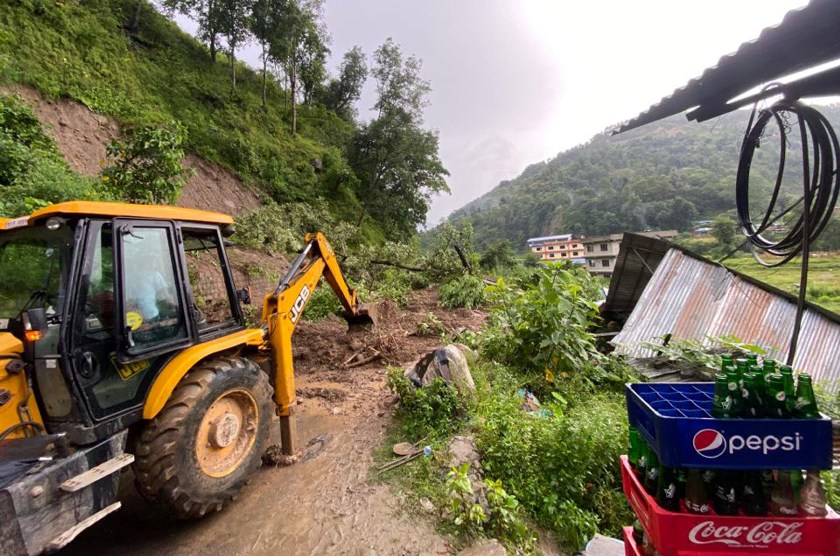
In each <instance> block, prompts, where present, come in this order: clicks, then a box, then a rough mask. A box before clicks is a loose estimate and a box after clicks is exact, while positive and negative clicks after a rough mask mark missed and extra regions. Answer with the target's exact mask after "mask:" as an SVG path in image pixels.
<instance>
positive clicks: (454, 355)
mask: <svg viewBox="0 0 840 556" xmlns="http://www.w3.org/2000/svg"><path fill="white" fill-rule="evenodd" d="M414 373H415V374H416V375H417V376H418V377H420V383H421V384H422V385H423V386H428V384H429V383H430V382H432V381H433V380H434V379H436V378H442V379H443V380H444V381H446V383H447V384H454V385H455V388H456V389H457V390H458V392H460V394H461V395H462V396H469V395H470V394H471V393H472V392H475V382H473V378H472V374H470V366H469V363H467V358H466V357H464V354H463V352H462V351H461V350H460V349H458V348H457V347H456V346H454V345H452V344H450V345H448V346H444V347H442V348H438V349H436V350H435V351H433V352H432V353H430V354H427V355H425V356H423V357H422V358H421V359H420V361H418V362H417V364H415V366H414ZM409 378H411V377H409Z"/></svg>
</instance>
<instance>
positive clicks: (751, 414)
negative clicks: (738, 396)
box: [742, 372, 765, 419]
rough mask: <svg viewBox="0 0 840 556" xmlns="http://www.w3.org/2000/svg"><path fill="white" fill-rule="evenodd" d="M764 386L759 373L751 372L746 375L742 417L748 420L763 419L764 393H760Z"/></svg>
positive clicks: (762, 378)
mask: <svg viewBox="0 0 840 556" xmlns="http://www.w3.org/2000/svg"><path fill="white" fill-rule="evenodd" d="M763 386H764V377H763V376H761V372H753V373H749V374H748V375H747V378H746V380H745V381H744V390H743V392H742V396H743V398H744V400H743V404H744V410H743V413H744V416H745V417H747V418H749V419H761V418H762V417H764V414H765V411H764V405H765V404H764V393H763V392H762V391H761V390H762V388H763Z"/></svg>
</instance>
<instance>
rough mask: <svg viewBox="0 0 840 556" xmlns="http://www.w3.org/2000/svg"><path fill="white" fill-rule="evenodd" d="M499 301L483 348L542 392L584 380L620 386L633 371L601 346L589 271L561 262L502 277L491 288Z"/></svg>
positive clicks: (595, 287) (494, 302)
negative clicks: (518, 278)
mask: <svg viewBox="0 0 840 556" xmlns="http://www.w3.org/2000/svg"><path fill="white" fill-rule="evenodd" d="M487 292H488V297H489V301H490V302H491V304H492V305H493V310H492V312H491V313H490V318H489V322H488V326H487V328H486V331H485V333H484V334H483V336H482V341H481V344H482V353H483V355H484V356H485V357H486V358H488V359H490V360H493V361H498V362H500V363H502V364H505V365H509V366H511V367H512V368H514V369H516V371H517V372H518V373H520V374H521V375H522V376H523V378H524V385H525V386H527V387H528V388H530V389H531V390H533V391H535V392H536V393H537V394H545V393H548V392H550V391H552V390H553V389H555V386H554V385H555V384H557V383H562V384H568V383H574V382H575V381H578V380H583V381H588V382H591V383H596V384H603V383H611V384H612V385H613V386H617V387H620V385H621V384H622V383H623V382H625V381H626V379H627V378H628V377H629V376H632V373H631V371H630V370H629V369H628V368H627V367H626V366H625V365H624V364H622V363H621V362H620V361H618V360H617V359H614V358H612V357H607V356H604V355H602V354H600V353H599V352H598V351H597V348H596V344H595V338H594V337H593V336H592V334H591V333H590V332H589V328H590V327H591V326H592V325H593V324H595V322H596V321H597V319H598V318H599V316H598V309H597V306H596V305H595V303H594V299H595V298H596V296H597V295H599V287H598V285H597V282H596V281H594V280H592V279H591V278H590V277H589V275H588V274H587V273H586V271H583V270H579V269H573V270H566V269H563V268H560V267H559V266H556V265H549V267H548V268H544V269H539V270H536V271H534V274H533V278H532V279H531V280H529V281H527V282H522V283H520V284H518V285H512V284H509V283H508V282H506V281H504V280H501V279H500V280H499V281H498V282H497V284H496V285H495V286H489V287H488V288H487Z"/></svg>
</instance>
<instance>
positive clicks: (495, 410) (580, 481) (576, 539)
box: [476, 390, 633, 552]
mask: <svg viewBox="0 0 840 556" xmlns="http://www.w3.org/2000/svg"><path fill="white" fill-rule="evenodd" d="M480 405H481V407H480V408H479V415H478V417H477V418H476V420H477V421H478V425H477V426H476V431H477V442H478V447H479V450H480V451H481V453H482V456H483V459H482V466H483V467H484V470H485V472H486V474H487V476H488V477H491V478H496V479H501V480H503V481H504V484H505V485H506V489H507V490H508V491H509V492H510V493H511V494H512V495H513V496H515V497H516V499H517V500H519V502H520V503H521V504H522V506H523V507H524V508H525V509H526V510H527V512H528V514H530V515H531V517H533V518H534V520H535V521H536V522H537V523H539V524H540V525H542V526H544V527H547V528H549V529H551V530H552V531H554V532H555V533H556V534H557V535H558V539H559V540H560V542H561V544H562V545H563V546H564V547H565V548H567V549H568V550H569V551H570V552H574V551H575V550H578V549H580V548H582V546H583V545H584V544H585V543H586V541H587V540H589V539H590V538H591V537H592V535H593V534H594V533H596V532H598V531H599V530H600V531H601V532H603V533H605V534H612V535H618V534H619V533H620V528H621V526H622V525H626V524H627V523H631V522H632V519H633V518H632V515H631V512H630V509H629V506H628V505H627V502H626V501H625V500H624V498H623V496H621V479H620V474H619V468H618V458H619V455H620V454H621V453H622V451H623V449H624V445H625V444H626V433H627V416H626V408H625V406H624V403H623V397H622V396H620V395H618V394H613V395H604V394H589V395H588V396H585V397H584V396H580V397H578V398H577V399H576V400H575V403H574V404H570V405H567V407H566V409H565V410H563V409H562V408H561V407H558V404H555V403H554V402H551V401H548V402H544V403H543V406H544V407H546V408H550V409H551V410H552V414H551V415H550V416H547V417H538V416H533V415H531V414H529V413H526V412H524V411H522V409H521V407H520V405H521V400H520V399H519V398H518V397H517V396H515V395H512V394H508V393H504V392H500V391H498V390H495V391H494V392H493V393H492V394H490V395H489V396H487V395H486V396H485V397H484V399H483V400H482V402H480Z"/></svg>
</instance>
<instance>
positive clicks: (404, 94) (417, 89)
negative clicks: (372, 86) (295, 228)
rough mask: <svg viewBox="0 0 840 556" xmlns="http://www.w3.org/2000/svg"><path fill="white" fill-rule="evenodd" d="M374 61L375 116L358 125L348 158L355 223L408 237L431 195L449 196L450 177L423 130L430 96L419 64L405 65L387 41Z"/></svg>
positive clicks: (408, 61) (410, 60) (409, 61)
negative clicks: (357, 207)
mask: <svg viewBox="0 0 840 556" xmlns="http://www.w3.org/2000/svg"><path fill="white" fill-rule="evenodd" d="M374 59H375V65H374V68H373V72H372V73H373V75H374V77H375V78H376V82H377V91H378V92H379V98H378V100H377V102H376V104H375V105H374V108H375V109H376V110H378V114H379V115H378V117H377V118H376V119H374V120H373V121H371V122H369V123H367V124H365V125H363V126H361V128H360V129H359V131H358V133H357V134H356V137H355V139H354V141H353V144H352V146H351V153H350V161H351V165H352V166H353V168H354V170H355V171H356V175H357V176H359V180H360V186H359V192H358V196H359V198H360V200H361V202H362V212H361V215H360V218H359V221H360V222H361V221H362V219H363V218H364V216H365V215H366V214H370V215H372V216H374V217H375V218H376V220H377V221H379V222H380V224H382V226H383V227H384V228H385V229H386V230H387V231H388V232H390V233H392V234H396V235H398V236H408V235H411V234H413V233H414V232H415V231H416V229H417V226H418V225H420V224H422V223H423V222H424V221H425V219H426V214H427V212H428V210H429V201H430V199H431V195H432V194H433V193H437V192H440V191H446V192H448V191H449V187H448V186H447V185H446V179H445V177H446V176H448V175H449V172H448V171H447V170H446V168H445V167H444V166H443V163H442V162H441V161H440V158H439V157H438V136H437V133H436V132H433V131H428V130H425V129H423V128H422V127H421V124H422V121H423V108H424V107H425V106H426V103H427V101H426V95H427V94H428V92H429V91H430V87H429V84H428V82H426V81H424V80H423V79H422V78H421V77H420V73H419V72H420V68H421V65H422V64H421V62H420V61H419V60H417V59H416V58H414V57H413V56H410V57H409V58H407V59H405V60H404V59H403V56H402V53H401V52H400V48H399V46H397V45H396V44H395V43H394V42H393V41H392V40H391V39H388V40H387V41H385V43H384V44H383V45H382V46H381V47H379V48H378V49H377V50H376V54H375V56H374Z"/></svg>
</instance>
